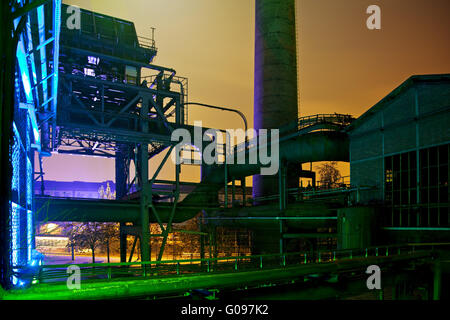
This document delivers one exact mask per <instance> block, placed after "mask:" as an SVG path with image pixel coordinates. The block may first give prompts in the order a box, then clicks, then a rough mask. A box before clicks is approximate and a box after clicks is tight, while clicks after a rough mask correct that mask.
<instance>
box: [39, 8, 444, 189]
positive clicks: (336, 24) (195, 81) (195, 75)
mask: <svg viewBox="0 0 450 320" xmlns="http://www.w3.org/2000/svg"><path fill="white" fill-rule="evenodd" d="M63 2H65V3H67V4H74V5H78V6H80V7H82V8H85V9H89V10H93V11H97V12H101V13H105V14H108V15H112V16H115V17H119V18H122V19H126V20H131V21H134V23H135V25H136V29H137V31H138V34H139V35H142V36H146V37H149V36H150V35H151V30H150V27H155V28H156V31H155V40H156V45H157V47H158V55H157V57H156V59H155V61H154V62H155V64H158V65H164V66H168V67H172V68H174V69H175V70H177V73H178V75H180V76H186V77H188V78H189V100H190V101H196V102H203V103H209V104H214V105H222V106H228V107H232V108H237V109H239V110H241V111H242V112H243V113H244V114H245V115H246V117H247V119H248V122H249V127H251V126H252V124H253V54H254V0H226V1H223V0H222V1H220V0H127V1H122V0H66V1H63ZM371 4H377V5H379V6H380V7H381V20H382V21H381V30H368V29H367V28H366V19H367V17H368V15H367V14H366V13H365V11H366V8H367V7H368V6H369V5H371ZM449 12H450V1H448V0H383V1H375V0H297V30H298V34H297V39H298V43H297V46H298V65H299V66H298V71H299V74H298V79H299V92H300V95H299V109H300V110H299V112H300V115H301V116H303V115H309V114H316V113H334V112H337V113H350V114H352V115H354V116H359V115H361V114H362V113H363V112H365V111H366V110H367V109H368V108H370V107H371V106H372V105H374V104H375V103H376V102H378V101H379V100H381V99H382V98H383V97H384V96H385V95H386V94H388V93H389V92H390V91H392V90H393V89H394V88H395V87H396V86H398V85H399V84H400V83H402V82H403V81H404V80H406V78H408V77H409V76H410V75H413V74H431V73H450V41H449V39H450V20H449V19H448V13H449ZM189 119H190V121H189V122H190V123H192V122H193V121H194V120H200V119H201V120H203V123H204V125H205V126H208V127H216V128H236V127H241V125H242V121H241V120H240V118H239V117H237V116H236V115H234V114H227V113H225V112H220V111H208V110H204V109H199V108H198V107H195V106H192V107H191V111H190V112H189ZM61 160H63V161H64V165H63V162H62V161H61ZM69 163H70V164H73V167H74V170H71V171H73V172H71V171H70V172H69V171H67V170H64V167H65V166H66V165H67V164H69ZM66 168H67V167H66ZM342 168H343V169H342V170H343V173H344V174H348V172H347V171H348V170H347V169H346V168H344V167H342ZM44 169H45V171H46V179H48V180H65V181H72V180H85V181H104V180H106V179H110V180H114V161H113V160H105V159H100V158H96V159H95V160H94V159H90V158H87V157H79V156H61V155H55V156H52V157H51V158H48V159H45V160H44ZM170 171H171V170H170V169H167V170H164V171H163V172H162V174H163V177H165V178H170V177H172V176H173V174H172V172H170ZM188 171H190V169H186V170H185V171H183V172H186V179H189V178H192V174H188ZM194 171H195V170H194ZM186 179H185V180H186Z"/></svg>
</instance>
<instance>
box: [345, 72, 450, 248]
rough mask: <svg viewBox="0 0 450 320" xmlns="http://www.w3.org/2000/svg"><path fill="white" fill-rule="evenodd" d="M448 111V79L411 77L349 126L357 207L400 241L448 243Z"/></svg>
mask: <svg viewBox="0 0 450 320" xmlns="http://www.w3.org/2000/svg"><path fill="white" fill-rule="evenodd" d="M449 111H450V75H448V74H444V75H424V76H412V77H411V78H409V79H408V80H407V81H405V82H404V83H403V84H401V85H400V86H399V87H398V88H396V89H395V90H394V91H392V92H391V93H390V94H389V95H387V96H386V97H385V98H384V99H383V100H381V101H380V102H379V103H377V104H376V105H375V106H373V107H372V108H370V109H369V110H368V111H367V112H366V113H364V114H363V115H362V116H361V117H359V118H358V119H357V120H356V121H355V122H354V123H353V124H352V125H351V127H350V130H349V137H350V175H351V184H352V185H355V186H358V187H361V191H360V192H359V202H360V203H361V204H365V205H375V206H376V207H379V208H380V212H379V213H378V215H377V222H378V223H380V225H381V227H382V228H383V229H384V230H386V231H400V232H396V234H400V233H401V234H402V238H404V239H405V240H414V238H417V239H419V238H420V239H421V241H424V240H426V239H429V240H435V239H437V238H442V236H443V238H448V233H449V231H450V228H449V227H450V216H449V215H450V213H449V187H448V182H449V167H450V166H449V152H450V126H449V124H450V113H449ZM363 188H366V190H363ZM430 232H431V233H430ZM423 233H425V236H424V234H423Z"/></svg>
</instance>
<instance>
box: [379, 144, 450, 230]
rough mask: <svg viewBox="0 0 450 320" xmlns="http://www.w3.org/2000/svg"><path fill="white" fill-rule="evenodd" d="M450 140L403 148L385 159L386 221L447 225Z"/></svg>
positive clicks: (415, 225) (394, 223)
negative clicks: (406, 150) (437, 144)
mask: <svg viewBox="0 0 450 320" xmlns="http://www.w3.org/2000/svg"><path fill="white" fill-rule="evenodd" d="M449 153H450V144H447V145H443V146H437V147H432V148H427V149H422V150H419V151H418V153H417V152H416V151H411V152H406V153H402V154H397V155H394V156H389V157H386V158H385V160H384V166H385V174H384V199H385V202H386V204H387V206H388V214H389V217H388V224H390V225H391V226H401V227H438V226H448V225H450V217H449V205H448V203H449V186H448V182H449V175H450V174H449Z"/></svg>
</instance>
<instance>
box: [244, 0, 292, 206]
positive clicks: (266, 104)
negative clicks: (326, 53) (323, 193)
mask: <svg viewBox="0 0 450 320" xmlns="http://www.w3.org/2000/svg"><path fill="white" fill-rule="evenodd" d="M255 10H256V14H255V84H254V127H255V129H256V130H258V129H274V128H279V127H280V126H282V125H284V124H286V123H288V122H291V121H294V120H295V119H297V118H298V102H297V101H298V99H297V44H296V30H295V0H255ZM289 171H290V172H291V173H294V172H292V171H293V170H289ZM288 174H289V172H288ZM289 175H291V174H289ZM294 175H295V173H294ZM292 178H294V183H295V179H297V182H296V183H297V186H298V176H297V177H295V176H294V177H290V179H289V178H288V180H291V181H292ZM289 184H292V183H289ZM277 187H278V177H277V176H259V175H258V176H254V177H253V196H254V197H259V196H264V195H270V194H276V193H277V192H278V188H277Z"/></svg>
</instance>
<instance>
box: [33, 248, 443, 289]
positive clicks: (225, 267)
mask: <svg viewBox="0 0 450 320" xmlns="http://www.w3.org/2000/svg"><path fill="white" fill-rule="evenodd" d="M436 248H439V249H447V250H449V249H450V243H432V244H404V245H387V246H376V247H368V248H362V249H348V250H322V251H316V252H294V253H281V254H265V255H251V256H236V257H217V258H205V259H186V260H166V261H148V262H123V263H87V264H77V266H78V267H79V268H80V271H81V278H82V280H84V281H85V280H89V281H91V280H92V281H94V280H101V279H106V280H111V279H119V278H130V277H134V278H142V277H167V276H179V275H183V274H184V275H186V274H199V273H214V272H215V273H223V272H240V271H251V270H253V271H255V270H267V269H277V268H283V267H289V266H301V265H310V264H318V263H336V262H338V261H343V260H355V259H363V260H364V259H365V258H369V257H383V256H386V257H387V256H393V255H403V254H406V255H407V254H412V253H415V252H418V251H421V252H423V251H428V252H430V253H431V252H434V250H435V249H436ZM363 260H362V262H363ZM70 265H72V264H62V265H43V266H40V270H39V274H38V275H37V276H36V280H38V282H45V283H55V282H59V281H65V280H66V279H67V277H68V274H67V268H68V267H69V266H70Z"/></svg>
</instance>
